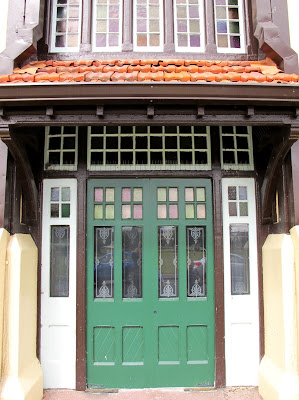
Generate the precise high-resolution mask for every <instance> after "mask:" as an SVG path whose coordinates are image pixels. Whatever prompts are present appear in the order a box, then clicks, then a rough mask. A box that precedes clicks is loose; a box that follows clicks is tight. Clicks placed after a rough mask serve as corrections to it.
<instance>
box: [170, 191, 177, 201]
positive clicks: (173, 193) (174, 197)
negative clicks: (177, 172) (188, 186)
mask: <svg viewBox="0 0 299 400" xmlns="http://www.w3.org/2000/svg"><path fill="white" fill-rule="evenodd" d="M169 201H178V189H177V188H169Z"/></svg>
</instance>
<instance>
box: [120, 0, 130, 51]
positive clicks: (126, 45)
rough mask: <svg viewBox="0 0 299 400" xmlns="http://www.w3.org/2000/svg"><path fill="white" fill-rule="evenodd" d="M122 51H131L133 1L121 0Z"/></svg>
mask: <svg viewBox="0 0 299 400" xmlns="http://www.w3.org/2000/svg"><path fill="white" fill-rule="evenodd" d="M122 50H123V51H133V1H132V0H123V45H122Z"/></svg>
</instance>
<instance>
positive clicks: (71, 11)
mask: <svg viewBox="0 0 299 400" xmlns="http://www.w3.org/2000/svg"><path fill="white" fill-rule="evenodd" d="M74 3H76V4H74ZM76 25H77V29H76ZM81 25H82V0H77V1H76V2H74V1H73V2H71V1H70V0H65V3H63V4H62V2H60V1H59V0H53V1H52V18H51V43H50V52H57V53H59V52H78V51H79V49H80V44H81ZM59 38H61V40H63V38H64V39H65V45H64V46H58V45H57V42H58V41H59ZM75 38H77V45H75V46H72V45H70V44H71V41H72V39H73V40H74V39H75Z"/></svg>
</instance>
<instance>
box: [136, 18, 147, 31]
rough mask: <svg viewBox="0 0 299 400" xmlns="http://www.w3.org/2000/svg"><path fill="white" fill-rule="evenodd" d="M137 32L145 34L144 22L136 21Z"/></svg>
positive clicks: (142, 20) (143, 20)
mask: <svg viewBox="0 0 299 400" xmlns="http://www.w3.org/2000/svg"><path fill="white" fill-rule="evenodd" d="M137 32H146V20H145V19H141V20H140V21H137Z"/></svg>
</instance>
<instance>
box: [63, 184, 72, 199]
mask: <svg viewBox="0 0 299 400" xmlns="http://www.w3.org/2000/svg"><path fill="white" fill-rule="evenodd" d="M70 195H71V191H70V188H69V187H63V188H62V189H61V200H62V201H70Z"/></svg>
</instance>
